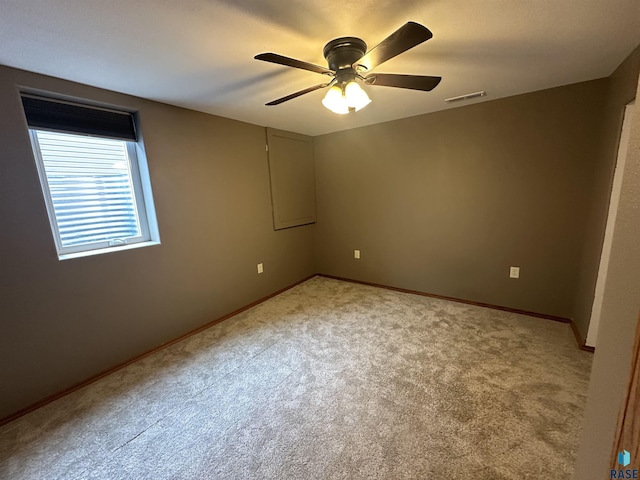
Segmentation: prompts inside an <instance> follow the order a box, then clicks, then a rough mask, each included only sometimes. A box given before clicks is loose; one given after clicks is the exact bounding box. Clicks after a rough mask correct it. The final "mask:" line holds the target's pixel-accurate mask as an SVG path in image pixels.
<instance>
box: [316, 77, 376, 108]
mask: <svg viewBox="0 0 640 480" xmlns="http://www.w3.org/2000/svg"><path fill="white" fill-rule="evenodd" d="M370 103H371V99H370V98H369V96H368V95H367V92H365V91H364V90H363V89H362V87H361V86H360V85H358V84H357V83H356V81H355V80H350V81H349V82H347V83H346V84H345V85H337V84H336V85H334V86H332V87H331V88H330V89H329V91H327V94H326V95H325V96H324V98H323V99H322V104H323V105H324V106H325V107H326V108H328V109H329V110H331V111H332V112H333V113H337V114H339V115H344V114H345V113H349V112H354V111H355V112H357V111H358V110H361V109H362V108H364V107H366V106H367V105H369V104H370Z"/></svg>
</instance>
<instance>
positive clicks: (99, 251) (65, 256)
mask: <svg viewBox="0 0 640 480" xmlns="http://www.w3.org/2000/svg"><path fill="white" fill-rule="evenodd" d="M153 245H160V242H157V241H153V240H152V241H149V242H138V243H132V244H130V245H118V246H115V247H106V248H97V249H95V250H87V251H84V252H75V253H65V254H62V255H58V260H70V259H72V258H81V257H90V256H93V255H101V254H103V253H112V252H119V251H121V250H132V249H134V248H142V247H152V246H153Z"/></svg>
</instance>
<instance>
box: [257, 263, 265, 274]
mask: <svg viewBox="0 0 640 480" xmlns="http://www.w3.org/2000/svg"><path fill="white" fill-rule="evenodd" d="M262 272H264V266H263V265H262V264H261V263H259V264H258V273H262Z"/></svg>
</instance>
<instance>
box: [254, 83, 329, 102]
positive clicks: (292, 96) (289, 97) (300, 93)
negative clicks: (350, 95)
mask: <svg viewBox="0 0 640 480" xmlns="http://www.w3.org/2000/svg"><path fill="white" fill-rule="evenodd" d="M329 85H330V83H321V84H320V85H314V86H313V87H309V88H305V89H304V90H300V91H299V92H296V93H292V94H291V95H287V96H286V97H282V98H279V99H277V100H274V101H273V102H269V103H267V104H266V105H280V104H281V103H284V102H286V101H287V100H291V99H292V98H296V97H299V96H300V95H304V94H305V93H309V92H313V91H314V90H320V89H321V88H324V87H328V86H329Z"/></svg>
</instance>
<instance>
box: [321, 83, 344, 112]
mask: <svg viewBox="0 0 640 480" xmlns="http://www.w3.org/2000/svg"><path fill="white" fill-rule="evenodd" d="M322 105H324V106H325V108H328V109H329V110H331V111H332V112H333V113H337V114H340V115H343V114H345V113H349V106H348V105H347V101H346V99H345V98H344V92H343V91H342V87H341V86H340V85H334V86H332V87H331V88H330V89H329V90H328V91H327V94H326V95H325V96H324V98H323V99H322Z"/></svg>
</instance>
